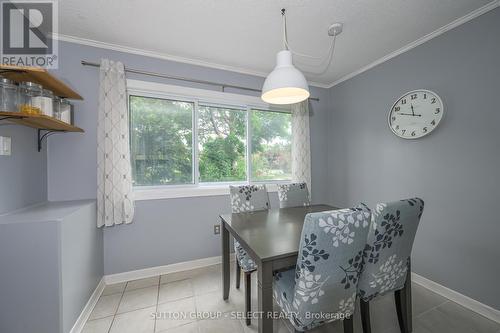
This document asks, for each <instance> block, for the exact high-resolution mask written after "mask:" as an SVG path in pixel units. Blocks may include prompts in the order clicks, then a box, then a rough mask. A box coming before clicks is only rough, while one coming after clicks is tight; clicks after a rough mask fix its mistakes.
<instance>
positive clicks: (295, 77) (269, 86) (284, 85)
mask: <svg viewBox="0 0 500 333" xmlns="http://www.w3.org/2000/svg"><path fill="white" fill-rule="evenodd" d="M309 96H310V94H309V87H308V85H307V81H306V78H305V77H304V75H303V74H302V73H301V72H300V71H299V70H298V69H297V68H295V67H294V66H293V63H292V53H291V52H290V51H288V50H284V51H280V52H279V53H278V55H277V56H276V67H275V68H274V70H273V71H272V72H271V73H270V74H269V75H268V76H267V78H266V81H265V82H264V86H263V87H262V96H261V98H262V100H263V101H264V102H266V103H270V104H294V103H299V102H302V101H304V100H306V99H308V98H309Z"/></svg>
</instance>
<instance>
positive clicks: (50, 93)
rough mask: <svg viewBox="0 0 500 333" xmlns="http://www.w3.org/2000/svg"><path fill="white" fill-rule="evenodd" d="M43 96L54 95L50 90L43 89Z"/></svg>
mask: <svg viewBox="0 0 500 333" xmlns="http://www.w3.org/2000/svg"><path fill="white" fill-rule="evenodd" d="M43 94H44V95H49V96H54V93H53V92H52V90H49V89H43Z"/></svg>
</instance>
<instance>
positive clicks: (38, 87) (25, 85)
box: [20, 81, 43, 90]
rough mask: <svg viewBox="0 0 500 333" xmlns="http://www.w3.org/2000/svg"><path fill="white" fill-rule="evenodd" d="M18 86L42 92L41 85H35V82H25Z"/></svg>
mask: <svg viewBox="0 0 500 333" xmlns="http://www.w3.org/2000/svg"><path fill="white" fill-rule="evenodd" d="M20 86H22V87H26V88H37V89H40V90H42V89H43V87H42V85H41V84H38V83H35V82H29V81H27V82H22V83H21V84H20Z"/></svg>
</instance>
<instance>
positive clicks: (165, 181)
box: [129, 96, 194, 186]
mask: <svg viewBox="0 0 500 333" xmlns="http://www.w3.org/2000/svg"><path fill="white" fill-rule="evenodd" d="M129 103H130V132H131V133H130V134H131V135H130V146H131V147H130V148H131V149H130V152H131V161H132V178H133V182H134V185H136V186H142V185H172V184H192V183H193V112H194V104H193V103H189V102H180V101H172V100H165V99H159V98H149V97H140V96H130V99H129Z"/></svg>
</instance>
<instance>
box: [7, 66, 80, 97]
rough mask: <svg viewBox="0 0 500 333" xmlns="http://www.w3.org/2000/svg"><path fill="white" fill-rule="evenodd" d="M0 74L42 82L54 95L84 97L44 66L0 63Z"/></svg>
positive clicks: (13, 78) (23, 80)
mask: <svg viewBox="0 0 500 333" xmlns="http://www.w3.org/2000/svg"><path fill="white" fill-rule="evenodd" d="M0 75H2V76H4V77H6V78H8V79H10V80H12V81H15V82H26V81H29V82H35V83H38V84H41V85H42V86H43V87H44V88H45V89H49V90H51V91H52V92H53V93H54V95H56V96H59V97H65V98H69V99H80V100H81V99H83V98H82V96H80V95H79V94H77V93H76V92H75V91H74V90H73V89H71V88H70V87H69V86H68V85H67V84H66V83H64V82H63V81H61V80H59V79H58V78H56V77H55V76H54V75H52V74H50V73H49V72H48V71H47V70H45V69H43V68H38V67H20V66H8V65H0Z"/></svg>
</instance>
